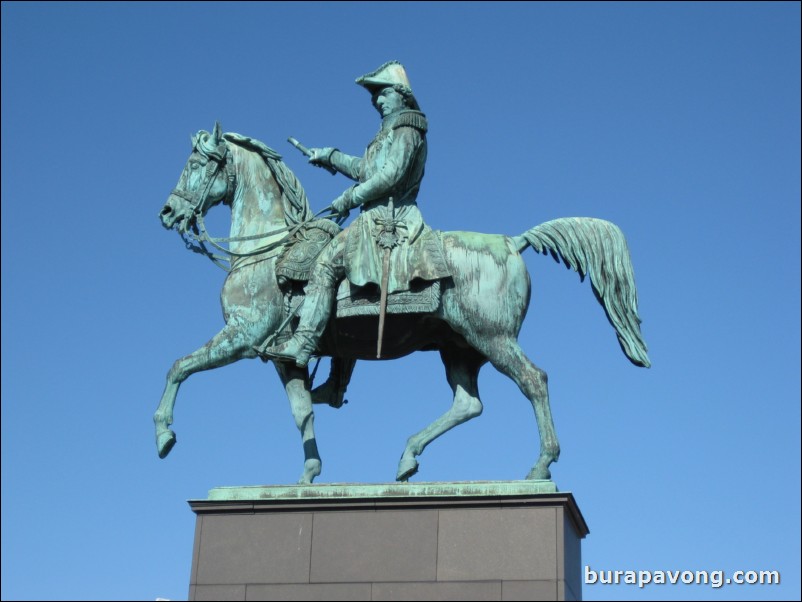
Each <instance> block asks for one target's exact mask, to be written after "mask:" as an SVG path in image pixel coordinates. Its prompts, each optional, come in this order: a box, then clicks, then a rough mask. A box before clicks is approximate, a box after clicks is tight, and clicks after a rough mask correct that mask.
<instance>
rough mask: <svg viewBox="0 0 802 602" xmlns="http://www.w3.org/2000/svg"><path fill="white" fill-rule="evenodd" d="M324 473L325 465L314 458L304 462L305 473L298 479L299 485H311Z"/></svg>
mask: <svg viewBox="0 0 802 602" xmlns="http://www.w3.org/2000/svg"><path fill="white" fill-rule="evenodd" d="M322 471H323V463H322V462H321V461H320V460H318V459H316V458H312V459H310V460H307V461H306V462H304V473H303V474H302V475H301V478H300V479H298V484H299V485H311V484H312V481H314V480H315V477H316V476H318V475H320V473H321V472H322Z"/></svg>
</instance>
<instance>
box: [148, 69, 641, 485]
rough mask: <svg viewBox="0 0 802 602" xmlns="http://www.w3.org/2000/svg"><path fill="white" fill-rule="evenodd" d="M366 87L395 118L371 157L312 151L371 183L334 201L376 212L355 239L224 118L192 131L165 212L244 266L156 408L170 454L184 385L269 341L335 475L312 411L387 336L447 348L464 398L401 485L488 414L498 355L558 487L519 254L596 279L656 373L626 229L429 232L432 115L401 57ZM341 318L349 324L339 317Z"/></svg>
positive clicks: (588, 224)
mask: <svg viewBox="0 0 802 602" xmlns="http://www.w3.org/2000/svg"><path fill="white" fill-rule="evenodd" d="M358 83H361V84H362V85H364V86H365V87H366V88H367V89H368V90H369V91H371V94H372V97H373V99H374V103H375V104H376V105H377V108H379V109H380V110H381V111H382V113H383V120H382V127H381V130H380V132H379V134H378V135H377V137H376V139H374V141H373V142H372V143H371V146H369V147H368V150H367V151H366V153H365V156H364V157H363V158H361V159H359V158H356V157H348V156H346V155H344V154H342V153H340V152H339V151H335V150H332V149H315V150H314V151H311V155H312V160H313V162H314V163H316V164H320V165H323V166H328V167H331V168H333V169H336V170H337V171H340V172H342V173H345V174H346V175H348V176H349V177H352V178H353V179H356V180H358V182H359V183H358V184H357V185H356V186H354V187H352V188H350V189H349V190H347V191H346V192H345V193H344V194H343V195H341V196H340V197H339V198H338V199H337V200H335V202H334V203H333V205H332V208H331V213H332V215H331V216H329V217H335V218H342V217H343V216H344V215H346V214H347V213H348V211H349V210H350V209H353V208H355V207H357V206H361V208H362V213H361V215H360V216H359V217H358V218H357V219H356V220H355V221H354V223H353V224H351V226H350V227H349V228H347V229H346V230H345V231H344V232H340V228H339V226H338V225H337V224H336V223H335V222H334V221H332V220H329V219H317V218H316V216H314V215H313V214H312V211H311V209H310V208H309V203H308V200H307V198H306V195H305V193H304V191H303V188H302V187H301V185H300V183H299V182H298V180H297V179H296V178H295V176H294V175H293V174H292V172H291V171H290V170H289V169H288V168H287V166H286V165H285V164H284V163H282V162H281V160H280V156H279V155H278V153H276V152H275V151H274V150H272V149H271V148H269V147H267V146H265V145H264V144H262V143H261V142H259V141H257V140H254V139H252V138H248V137H246V136H241V135H239V134H233V133H228V134H223V133H222V130H221V128H220V126H219V124H217V125H216V126H215V128H214V131H213V132H212V133H209V132H205V131H201V132H198V134H197V135H196V136H195V137H193V141H192V153H191V155H190V157H189V160H188V161H187V164H186V166H185V167H184V171H183V172H182V174H181V177H180V178H179V181H178V184H177V186H176V188H175V189H174V190H173V192H172V193H171V195H170V197H169V198H168V200H167V203H166V204H165V206H164V207H163V208H162V210H161V213H160V218H161V221H162V224H163V225H164V227H166V228H168V229H173V228H174V229H176V230H178V231H179V233H180V234H181V236H182V237H184V238H186V237H189V238H192V239H193V240H194V242H190V241H188V244H190V246H192V247H193V249H194V250H196V251H198V252H202V253H204V254H206V255H208V256H210V257H212V258H213V259H215V261H218V260H219V259H220V257H219V256H214V255H213V253H212V252H211V251H210V250H209V246H212V247H214V248H215V249H217V250H218V251H220V252H225V254H226V255H227V257H228V259H229V261H230V272H229V275H228V277H227V279H226V281H225V284H224V286H223V291H222V295H221V298H222V303H223V314H224V318H225V321H226V324H225V327H224V328H223V329H222V330H221V331H220V332H219V333H218V334H217V335H215V336H214V337H213V338H212V339H211V340H210V341H209V342H208V343H206V345H204V346H203V347H202V348H201V349H199V350H197V351H196V352H194V353H192V354H190V355H188V356H186V357H184V358H181V359H179V360H177V361H176V362H175V363H174V364H173V367H172V368H171V369H170V371H169V373H168V375H167V384H166V387H165V390H164V393H163V395H162V399H161V402H160V404H159V407H158V409H157V410H156V414H155V415H154V422H155V425H156V444H157V450H158V453H159V456H160V457H165V456H166V455H167V454H168V453H169V452H170V450H171V449H172V448H173V446H174V444H175V442H176V437H175V434H174V433H173V431H172V430H170V428H169V427H170V425H171V424H172V422H173V410H174V406H175V400H176V395H177V393H178V388H179V386H180V384H181V383H182V382H183V381H184V380H186V379H187V378H188V377H189V376H190V375H192V374H194V373H196V372H199V371H202V370H209V369H212V368H217V367H220V366H224V365H227V364H230V363H232V362H235V361H238V360H240V359H245V358H256V357H257V349H260V348H263V347H266V348H268V349H267V352H268V353H267V355H270V356H272V357H274V358H275V359H276V360H277V361H274V365H275V366H276V369H277V371H278V374H279V376H280V378H281V380H282V382H283V383H284V386H285V389H286V392H287V395H288V396H289V398H290V402H291V408H292V413H293V416H294V418H295V422H296V425H297V427H298V428H299V430H300V432H301V438H302V442H303V450H304V467H303V472H302V474H301V477H300V480H299V482H300V483H311V482H312V480H313V479H314V478H315V477H316V476H317V475H319V474H320V471H321V461H320V456H319V454H318V449H317V444H316V441H315V434H314V414H313V411H312V403H313V401H328V402H330V403H331V404H332V405H335V406H337V405H339V404H340V403H342V392H343V391H344V389H345V386H346V385H347V379H348V378H349V377H350V371H351V370H352V369H353V362H354V361H355V360H357V359H375V358H376V355H377V343H378V339H379V338H380V337H381V336H383V339H384V340H383V344H382V346H381V349H380V355H381V359H393V358H398V357H401V356H404V355H407V354H409V353H412V352H414V351H418V350H432V349H437V350H439V351H440V355H441V358H442V361H443V363H444V365H445V368H446V377H447V379H448V382H449V384H450V385H451V387H452V389H453V392H454V399H453V403H452V406H451V408H450V409H449V410H448V411H447V412H446V413H445V414H443V415H442V416H441V417H440V418H438V419H437V420H435V421H434V422H433V423H432V424H430V425H429V426H427V427H426V428H424V429H423V430H421V431H420V432H419V433H417V434H415V435H412V436H411V437H410V438H409V439H408V441H407V445H406V448H405V449H404V452H403V454H402V456H401V460H400V462H399V466H398V470H397V473H396V479H397V480H400V481H405V480H407V479H408V478H409V477H410V476H411V475H413V474H414V473H415V472H416V471H417V470H418V462H417V460H416V457H417V456H418V455H420V454H421V453H422V452H423V450H424V448H425V447H426V446H427V445H428V444H429V443H431V442H432V441H433V440H434V439H436V438H437V437H439V436H440V435H442V434H443V433H445V432H446V431H448V430H449V429H451V428H453V427H454V426H457V425H458V424H461V423H463V422H465V421H467V420H470V419H471V418H474V417H476V416H478V415H479V414H480V413H481V411H482V402H481V401H480V399H479V392H478V388H477V378H478V374H479V370H480V368H481V367H482V366H483V365H484V364H485V363H487V362H490V363H491V364H492V365H493V366H494V367H495V368H496V369H497V370H499V371H500V372H502V373H503V374H506V375H507V376H509V377H510V378H511V379H512V380H513V381H514V382H515V383H516V384H517V385H518V387H519V388H520V390H521V392H522V393H523V394H524V396H525V397H526V398H527V399H528V400H529V402H530V403H531V404H532V407H533V409H534V411H535V417H536V420H537V425H538V431H539V435H540V454H539V456H538V458H537V461H536V462H535V464H534V466H532V468H531V469H530V470H529V473H528V474H527V477H526V478H527V479H549V478H550V475H551V473H550V470H549V466H550V464H551V463H552V462H554V461H555V460H557V458H558V456H559V452H560V448H559V444H558V442H557V436H556V433H555V431H554V424H553V421H552V417H551V409H550V405H549V395H548V388H547V382H546V374H545V372H543V371H542V370H541V369H540V368H538V367H536V366H535V365H534V364H533V363H532V362H531V361H530V360H529V359H528V358H527V357H526V355H525V354H524V352H523V350H522V349H521V347H520V346H519V344H518V342H517V336H518V332H519V331H520V328H521V325H522V323H523V319H524V317H525V315H526V311H527V308H528V305H529V293H530V285H529V275H528V274H527V271H526V266H525V264H524V262H523V259H522V258H521V255H520V253H521V252H523V250H524V249H526V248H527V247H529V246H531V247H532V248H533V249H534V250H535V251H537V252H538V253H543V254H547V253H550V254H551V255H552V256H553V257H554V258H555V259H558V260H559V259H562V260H563V261H564V262H565V264H566V265H567V266H568V267H571V268H572V269H573V270H575V271H578V272H579V273H580V276H581V277H582V278H583V279H584V277H585V275H588V276H589V277H590V280H591V285H592V288H593V292H594V294H595V296H596V298H597V299H598V300H599V302H600V304H601V305H602V307H603V308H604V310H605V312H606V314H607V318H608V319H609V321H610V323H611V324H612V326H613V327H614V329H615V331H616V334H617V336H618V342H619V344H620V345H621V348H622V350H623V352H624V353H625V355H626V356H627V357H628V358H629V359H630V361H632V362H633V363H634V364H635V365H637V366H644V367H648V366H649V360H648V357H647V353H646V346H645V344H644V342H643V339H642V337H641V332H640V318H639V316H638V311H637V292H636V289H635V281H634V275H633V270H632V265H631V262H630V257H629V252H628V250H627V246H626V242H625V240H624V237H623V234H622V233H621V231H620V230H619V228H618V227H617V226H615V225H614V224H612V223H610V222H606V221H603V220H598V219H594V218H561V219H557V220H553V221H550V222H546V223H544V224H541V225H539V226H536V227H534V228H531V229H529V230H527V231H526V232H524V233H523V234H521V235H519V236H513V237H510V236H503V235H490V234H478V233H472V232H437V231H433V230H431V229H429V228H428V227H426V226H425V225H424V223H423V220H422V219H421V217H420V213H419V211H418V209H417V206H416V204H415V199H416V196H417V192H418V187H419V184H420V180H421V178H422V176H423V165H424V162H425V153H426V138H425V136H426V121H425V118H424V117H423V114H422V113H420V112H419V108H418V106H417V102H416V101H415V99H414V96H413V95H412V92H411V89H410V88H409V85H408V80H407V79H406V74H405V72H404V71H403V68H402V67H401V65H400V64H399V63H396V62H391V63H386V64H385V65H383V66H382V67H381V68H380V69H379V70H377V71H376V72H374V73H372V74H369V75H367V76H364V77H363V78H360V80H358ZM221 203H224V204H229V205H230V207H231V213H232V221H231V232H230V236H229V237H228V238H226V239H215V238H212V237H210V236H209V235H208V233H207V232H206V229H205V226H204V222H203V218H204V216H205V215H206V212H207V211H208V210H209V209H210V208H211V207H213V206H215V205H218V204H221ZM324 211H325V210H324ZM330 241H331V242H330ZM223 242H227V243H228V245H229V246H228V248H226V247H225V246H224V245H223V244H222V243H223ZM416 245H418V246H417V247H416ZM318 256H319V259H316V258H317V257H318ZM342 276H344V277H345V278H344V279H343V281H342V282H341V283H340V285H339V287H338V289H337V294H336V300H335V299H334V297H335V294H334V287H335V284H336V281H337V279H338V278H340V277H342ZM307 281H308V282H309V284H308V285H307V284H306V282H307ZM299 313H300V323H299V320H298V315H299ZM329 315H331V316H334V317H335V318H336V319H333V320H330V321H329V322H328V324H327V322H326V320H327V317H328V316H329ZM382 322H383V324H382V325H381V327H379V325H380V323H382ZM287 341H289V342H287ZM276 342H278V343H279V344H278V345H277V346H275V347H274V343H276ZM282 343H285V344H282ZM310 355H321V356H322V355H328V356H332V357H333V358H334V360H335V362H338V363H339V368H337V369H336V370H335V373H336V372H337V371H338V370H339V372H340V374H339V377H338V378H337V379H335V381H337V382H334V384H332V381H331V379H330V381H329V382H328V383H327V385H326V387H324V388H323V390H322V391H320V390H319V391H317V392H316V395H315V396H313V392H311V391H310V390H309V377H308V371H307V368H306V363H307V361H308V359H309V356H310ZM286 360H289V361H286ZM335 376H337V374H335Z"/></svg>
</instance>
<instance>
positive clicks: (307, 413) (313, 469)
mask: <svg viewBox="0 0 802 602" xmlns="http://www.w3.org/2000/svg"><path fill="white" fill-rule="evenodd" d="M275 366H276V371H277V372H278V375H279V378H280V379H281V382H282V383H284V389H285V390H286V391H287V397H288V398H289V400H290V408H291V409H292V417H293V418H294V419H295V426H297V427H298V430H299V431H300V432H301V440H302V441H303V447H304V471H303V473H301V478H300V479H298V483H299V484H310V483H311V482H312V481H313V480H314V479H315V477H316V476H318V475H319V474H320V471H321V468H322V466H323V464H322V462H321V461H320V454H319V453H318V451H317V441H316V440H315V414H314V412H312V398H311V395H310V394H309V377H308V375H307V369H306V368H299V367H297V366H296V365H295V364H292V363H291V362H275Z"/></svg>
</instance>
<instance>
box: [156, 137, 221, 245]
mask: <svg viewBox="0 0 802 602" xmlns="http://www.w3.org/2000/svg"><path fill="white" fill-rule="evenodd" d="M226 155H227V148H226V143H225V140H224V139H223V133H222V131H221V128H220V123H216V124H215V126H214V131H213V132H212V133H211V134H210V133H209V132H207V131H204V130H201V131H200V132H198V133H197V134H196V135H195V136H193V137H192V154H191V155H190V156H189V159H188V160H187V164H186V165H185V166H184V171H182V172H181V177H180V178H179V179H178V184H177V185H176V187H175V188H174V189H173V191H172V192H171V193H170V196H169V198H168V199H167V203H165V205H164V207H162V210H161V211H160V212H159V217H160V218H161V221H162V225H163V226H164V227H165V228H167V229H168V230H169V229H172V228H176V229H177V230H178V231H179V232H181V233H184V232H187V231H188V230H189V228H190V227H191V226H192V225H193V224H194V222H195V219H196V217H197V216H198V215H199V214H200V215H206V212H207V211H208V210H209V208H211V207H213V206H214V205H216V204H217V203H219V202H220V201H222V200H223V199H225V198H226V197H227V196H228V192H229V178H228V175H227V173H226V169H225V164H226Z"/></svg>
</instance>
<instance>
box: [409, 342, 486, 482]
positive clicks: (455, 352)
mask: <svg viewBox="0 0 802 602" xmlns="http://www.w3.org/2000/svg"><path fill="white" fill-rule="evenodd" d="M440 356H441V358H442V360H443V364H444V365H445V367H446V377H447V378H448V384H449V385H451V389H452V390H453V391H454V401H453V403H452V405H451V408H449V410H448V412H446V413H445V414H443V415H442V416H440V418H438V419H437V420H435V421H434V422H433V423H432V424H430V425H429V426H427V427H426V428H425V429H423V430H422V431H421V432H419V433H416V434H415V435H412V436H411V437H410V438H409V439H408V440H407V446H406V449H404V453H403V454H402V456H401V461H400V462H399V464H398V473H397V474H396V477H395V478H396V480H398V481H406V480H407V479H409V477H411V476H412V475H414V474H415V473H416V472H418V461H417V460H416V459H415V457H416V456H419V455H420V454H421V453H422V452H423V450H424V448H425V447H426V446H427V445H429V444H430V443H431V442H432V441H434V440H435V439H437V438H438V437H439V436H440V435H442V434H443V433H445V432H446V431H448V430H450V429H452V428H454V427H455V426H457V425H459V424H462V423H463V422H467V421H468V420H470V419H471V418H476V417H477V416H478V415H479V414H481V413H482V402H481V401H480V400H479V385H478V377H479V369H480V368H481V367H482V365H483V364H484V363H485V362H486V361H487V360H486V359H485V358H483V357H482V356H481V355H479V354H478V353H476V352H475V351H473V350H471V349H456V348H448V349H443V350H441V352H440Z"/></svg>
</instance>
